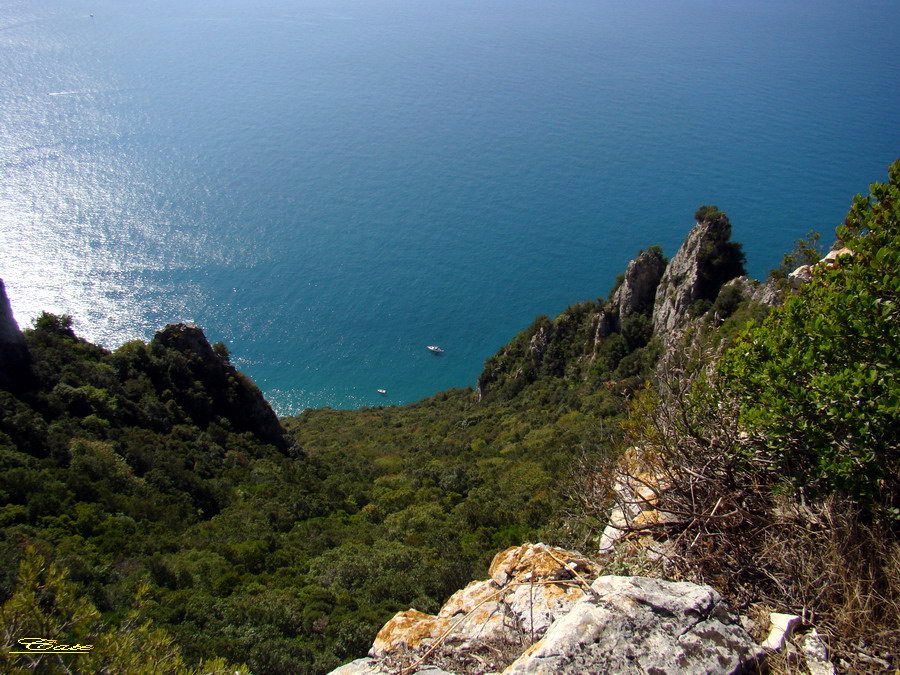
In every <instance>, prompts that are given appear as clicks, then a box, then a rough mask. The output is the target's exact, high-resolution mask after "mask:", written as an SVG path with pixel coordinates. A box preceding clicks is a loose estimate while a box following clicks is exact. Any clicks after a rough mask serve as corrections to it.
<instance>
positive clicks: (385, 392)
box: [375, 389, 387, 396]
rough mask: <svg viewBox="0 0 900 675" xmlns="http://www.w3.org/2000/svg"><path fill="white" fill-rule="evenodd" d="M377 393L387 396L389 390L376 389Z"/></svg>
mask: <svg viewBox="0 0 900 675" xmlns="http://www.w3.org/2000/svg"><path fill="white" fill-rule="evenodd" d="M375 391H377V392H378V393H379V394H381V395H382V396H384V395H385V394H387V389H376V390H375Z"/></svg>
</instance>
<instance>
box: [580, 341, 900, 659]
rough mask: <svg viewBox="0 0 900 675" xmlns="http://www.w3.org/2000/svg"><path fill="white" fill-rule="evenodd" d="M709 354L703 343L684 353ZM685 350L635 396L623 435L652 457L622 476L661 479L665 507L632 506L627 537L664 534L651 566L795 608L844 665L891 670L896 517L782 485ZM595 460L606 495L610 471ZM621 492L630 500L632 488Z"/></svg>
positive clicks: (898, 596)
mask: <svg viewBox="0 0 900 675" xmlns="http://www.w3.org/2000/svg"><path fill="white" fill-rule="evenodd" d="M712 360H713V359H712V358H711V357H710V355H702V354H700V355H692V358H691V359H690V362H691V363H694V364H704V363H710V362H711V361H712ZM688 361H689V359H684V360H683V361H682V362H681V363H680V364H679V363H674V362H673V363H669V364H667V365H666V370H665V371H664V372H662V373H661V376H660V378H659V382H658V383H657V387H656V390H655V392H654V393H647V394H644V395H643V396H639V397H637V399H636V400H635V402H634V403H633V406H632V414H631V417H630V423H629V428H628V431H629V434H630V438H628V439H627V440H628V442H629V443H630V444H631V445H633V446H635V447H638V448H643V449H645V451H649V452H647V453H646V458H647V461H646V462H645V463H644V464H643V465H642V466H641V467H640V470H636V468H635V466H629V465H633V464H634V462H622V463H620V465H619V471H620V472H621V473H622V474H624V475H619V476H618V482H620V483H622V482H623V481H628V480H630V481H638V482H640V481H645V482H646V481H647V478H646V476H647V474H648V470H649V471H650V472H651V473H652V474H653V475H654V482H655V483H656V484H660V483H661V484H664V485H666V486H667V487H666V490H665V491H664V492H663V493H662V494H661V495H660V496H659V499H658V500H655V501H654V503H653V504H652V508H653V510H654V512H656V513H658V514H662V516H663V517H662V518H658V517H654V518H653V519H646V518H645V519H639V518H635V519H634V523H633V525H632V526H631V527H630V528H629V529H631V530H633V532H632V533H631V534H632V537H636V536H638V535H641V536H646V535H647V534H650V535H652V537H653V538H654V539H655V540H656V541H658V542H665V545H664V546H663V547H661V550H662V551H663V552H664V556H663V557H662V558H660V560H659V562H658V564H657V565H656V567H655V569H654V570H653V571H654V573H657V574H661V575H663V576H667V577H669V578H673V579H684V580H691V581H697V582H701V583H708V584H710V585H712V586H713V587H715V588H716V589H718V590H719V591H720V592H721V593H722V594H723V596H725V597H726V598H727V599H728V600H729V601H730V602H731V603H732V604H733V605H734V606H735V607H736V608H737V609H738V610H739V611H740V612H741V613H742V614H745V615H746V614H748V613H750V612H751V608H759V607H761V606H764V607H766V608H768V609H770V610H772V611H779V612H786V613H792V614H797V615H799V616H801V617H802V618H803V620H804V626H805V627H806V628H808V627H811V626H815V627H816V629H817V630H818V632H819V633H820V634H821V635H822V636H823V637H824V638H825V639H826V641H827V642H828V645H829V648H830V653H831V660H832V662H833V663H834V664H835V666H836V667H837V668H838V670H839V671H842V672H854V673H855V672H865V673H870V672H890V673H893V672H894V670H893V669H898V668H900V542H898V539H897V532H896V530H895V529H894V530H892V526H893V527H896V526H895V524H891V523H882V522H878V521H877V519H873V518H872V516H871V514H865V513H863V512H861V511H859V510H858V509H857V508H856V507H855V506H854V504H853V503H851V502H850V501H846V500H840V499H837V498H829V499H827V500H824V501H819V502H815V503H812V502H807V501H806V500H804V498H803V495H802V493H801V494H796V493H794V494H792V496H790V497H788V496H784V495H785V494H786V493H787V491H786V490H785V489H784V488H783V486H782V485H780V482H781V479H780V476H778V475H775V473H774V471H773V470H772V467H771V466H770V465H769V464H767V463H766V461H765V460H764V459H763V458H762V457H761V456H759V455H758V454H756V453H755V452H754V447H755V445H754V439H752V438H748V437H747V435H746V434H744V433H742V429H741V428H740V426H739V424H738V411H737V408H736V406H735V405H734V404H733V403H732V402H730V401H728V400H727V397H725V396H723V395H721V394H720V392H717V391H716V387H715V383H714V382H712V381H709V382H708V383H707V385H708V386H706V387H704V388H701V390H700V392H699V393H698V391H697V390H695V389H692V387H691V384H692V383H693V382H694V381H695V380H696V379H697V378H698V377H707V376H708V375H709V373H708V369H707V370H706V372H704V370H705V369H704V368H703V366H702V365H701V366H697V365H695V366H693V367H691V366H690V365H685V364H687V363H688ZM601 471H606V472H607V473H606V475H607V476H608V477H607V479H606V480H607V483H606V492H605V495H607V496H608V495H609V494H610V492H609V490H610V487H611V485H612V483H613V482H614V481H615V480H616V478H615V477H612V476H610V475H609V473H608V469H607V468H606V467H601V468H600V469H599V470H598V474H599V473H600V472H601ZM599 483H600V481H598V484H599ZM779 492H781V493H782V494H781V496H779ZM593 493H594V494H595V495H598V496H600V495H603V494H604V490H603V488H602V486H600V487H595V488H594V491H593ZM619 499H620V501H622V502H623V503H620V506H622V507H625V506H628V504H627V503H625V502H627V501H628V499H629V498H628V497H627V496H622V495H621V494H620V495H619ZM604 504H608V499H605V500H604ZM645 506H646V507H647V508H650V505H645ZM639 521H640V522H639ZM659 521H662V522H659ZM638 522H639V524H638ZM756 637H759V636H756ZM777 661H778V659H773V661H772V664H771V665H770V667H771V668H772V669H773V671H774V672H784V673H787V672H801V671H800V670H799V669H800V668H801V666H799V665H796V664H794V663H793V661H791V659H790V658H785V659H781V661H783V663H781V665H778V663H777Z"/></svg>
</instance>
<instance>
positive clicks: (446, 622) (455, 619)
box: [369, 544, 593, 658]
mask: <svg viewBox="0 0 900 675" xmlns="http://www.w3.org/2000/svg"><path fill="white" fill-rule="evenodd" d="M576 573H577V574H580V575H582V576H584V575H587V576H588V577H592V576H593V565H592V564H591V563H590V561H588V560H587V559H586V558H585V557H584V556H582V555H580V554H577V553H573V552H571V551H566V550H564V549H561V548H555V547H552V546H545V545H544V544H525V545H523V546H515V547H512V548H509V549H506V550H505V551H502V552H501V553H498V554H497V555H496V556H495V557H494V560H493V562H492V563H491V567H490V576H491V578H490V579H488V580H486V581H473V582H472V583H470V584H469V585H468V586H466V587H465V588H464V589H462V590H460V591H457V592H456V593H454V594H453V595H452V596H451V597H450V599H449V600H448V601H447V602H446V603H445V604H444V606H443V607H442V608H441V610H440V611H439V612H438V613H437V615H436V616H431V615H428V614H423V613H422V612H418V611H416V610H414V609H409V610H406V611H403V612H399V613H398V614H396V615H395V616H394V618H392V619H391V620H390V621H388V622H387V623H386V624H385V625H384V627H383V628H382V629H381V630H380V631H379V632H378V635H377V636H376V637H375V642H374V643H373V645H372V649H371V650H370V651H369V656H372V657H376V658H377V657H384V656H387V655H390V654H392V653H395V652H397V651H398V650H416V649H418V648H420V647H422V648H428V647H430V646H432V645H434V644H435V642H436V641H437V640H439V639H441V638H442V637H443V640H442V644H441V648H442V653H443V654H444V655H447V654H448V653H449V654H454V653H458V652H460V651H465V650H467V649H468V648H469V647H470V645H471V644H473V643H475V642H482V643H497V642H516V643H518V642H520V641H521V638H522V636H523V635H526V636H528V637H531V636H539V635H542V634H543V633H544V632H545V631H546V630H547V628H548V627H549V626H550V624H551V623H553V621H554V620H555V619H557V618H558V617H560V616H562V615H563V614H565V613H566V612H567V611H568V610H569V609H570V608H571V607H572V606H573V605H574V604H575V603H576V602H577V601H578V600H580V599H581V598H582V597H583V596H584V594H585V590H586V589H585V587H584V585H583V584H582V583H580V582H579V581H578V579H577V576H576ZM529 641H530V640H529Z"/></svg>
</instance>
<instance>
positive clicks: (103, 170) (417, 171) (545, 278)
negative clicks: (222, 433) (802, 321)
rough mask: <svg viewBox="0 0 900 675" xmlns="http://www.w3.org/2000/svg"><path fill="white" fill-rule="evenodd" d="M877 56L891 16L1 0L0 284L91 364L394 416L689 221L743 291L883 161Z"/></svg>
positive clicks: (795, 7) (428, 3)
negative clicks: (220, 360)
mask: <svg viewBox="0 0 900 675" xmlns="http://www.w3.org/2000/svg"><path fill="white" fill-rule="evenodd" d="M898 35H900V5H898V4H897V3H896V1H895V0H890V1H888V0H873V1H871V2H847V1H846V0H821V1H819V2H815V3H813V2H810V1H809V0H802V1H801V0H779V1H778V2H774V1H770V0H755V1H754V2H752V3H750V2H746V1H744V0H740V1H738V0H719V1H716V2H712V1H707V0H681V1H677V0H636V1H634V2H628V3H624V2H619V1H617V0H567V1H553V0H544V1H543V2H535V1H533V0H517V1H513V0H441V1H438V0H263V1H262V2H255V3H248V2H246V1H241V2H236V1H234V0H216V1H215V2H213V1H212V0H156V1H151V2H148V1H146V0H141V1H138V0H91V1H90V2H87V1H82V0H41V2H34V0H27V1H26V0H7V1H6V2H3V3H2V4H0V166H2V180H0V250H2V256H0V277H2V278H3V279H4V280H5V281H6V284H7V289H8V292H9V294H10V296H11V301H12V305H13V309H14V311H15V313H16V316H17V318H18V320H19V322H20V323H21V324H27V323H29V322H30V320H31V319H32V318H33V317H34V316H36V315H37V314H38V313H39V312H40V311H41V310H49V311H54V312H66V313H70V314H72V315H73V316H74V317H75V319H76V327H77V330H78V332H79V333H80V334H81V335H83V336H85V337H87V338H89V339H92V340H94V341H98V342H100V343H102V344H104V345H106V346H108V347H115V346H118V345H119V344H121V343H123V342H125V341H127V340H129V339H134V338H141V339H147V338H149V337H150V336H152V334H153V332H154V331H155V330H157V329H158V328H160V327H161V326H162V325H164V324H165V323H168V322H173V321H193V322H196V323H198V324H200V325H201V326H203V328H204V329H205V330H206V333H207V336H208V337H209V338H210V340H211V341H217V340H222V341H224V342H225V343H226V344H228V345H229V347H230V348H231V350H232V352H233V355H234V361H235V363H236V364H237V365H238V366H239V367H240V368H241V369H242V370H244V371H245V372H247V373H248V374H249V375H251V376H252V377H253V378H254V379H255V380H256V382H257V383H258V384H259V385H260V387H261V388H262V389H263V390H264V392H265V393H266V395H267V396H268V398H269V399H270V401H272V402H273V403H274V404H275V406H276V408H277V409H278V411H279V412H280V413H282V414H288V413H293V412H298V411H300V410H302V409H304V408H306V407H318V406H333V407H346V408H355V407H359V406H363V405H374V404H393V403H405V402H409V401H413V400H417V399H419V398H421V397H423V396H427V395H429V394H432V393H435V392H437V391H439V390H442V389H445V388H449V387H453V386H466V385H471V384H474V382H475V378H476V377H477V375H478V373H479V372H480V370H481V367H482V364H483V361H484V360H485V359H486V358H487V357H488V356H490V355H491V354H492V353H493V352H494V351H495V350H496V349H497V348H498V347H500V346H501V345H503V344H504V343H505V342H507V341H508V340H509V339H510V338H511V337H512V336H513V335H514V334H515V333H516V332H518V331H519V330H521V329H523V328H525V327H526V326H527V325H528V324H529V323H530V322H531V320H532V319H533V318H534V317H535V316H536V315H537V314H539V313H547V314H550V315H554V314H556V313H557V312H559V311H561V310H562V309H564V308H565V306H566V305H567V304H570V303H572V302H576V301H578V300H583V299H590V298H596V297H599V296H605V295H606V293H607V291H608V289H609V287H610V285H611V284H612V281H613V279H614V277H615V275H616V274H617V273H618V272H620V271H622V270H623V269H624V266H625V264H626V263H627V261H628V260H629V259H630V258H631V257H633V256H634V255H635V254H636V253H637V252H638V250H639V249H640V248H642V247H646V246H648V245H651V244H660V245H662V246H663V248H664V249H665V251H666V252H667V253H668V254H669V255H670V256H671V255H672V254H674V252H675V250H676V248H677V246H678V245H679V243H680V242H681V240H682V239H683V237H684V235H685V234H686V232H687V231H688V229H689V228H690V226H691V225H692V222H691V221H692V214H693V212H694V210H695V209H696V208H697V207H698V206H700V205H702V204H717V205H718V206H719V207H720V208H722V209H723V210H725V211H726V212H728V214H729V216H730V218H731V220H732V222H733V224H734V230H735V238H736V239H738V240H740V241H743V242H744V245H745V249H746V252H747V256H748V262H749V268H750V271H751V273H752V274H754V275H757V276H759V275H764V274H765V273H766V271H767V269H768V268H769V267H772V266H775V265H776V264H777V262H778V260H779V258H780V255H781V253H782V252H784V251H785V250H788V249H790V248H791V245H792V243H793V242H794V241H795V240H796V239H798V238H800V237H802V236H803V235H804V234H805V233H806V232H807V231H809V230H812V229H816V230H819V231H822V232H824V233H826V236H830V234H831V233H832V232H833V229H834V227H835V225H836V224H838V223H839V222H840V220H841V218H842V217H843V215H844V214H845V213H846V211H847V208H848V206H849V203H850V199H851V196H852V194H853V193H855V192H861V191H865V190H867V186H868V183H869V182H871V181H874V180H883V179H884V178H885V176H886V168H887V165H888V164H889V163H890V162H891V161H892V160H893V159H895V158H896V157H897V156H898V155H900V124H898V113H897V111H898V110H900V47H898V45H900V41H898V40H897V36H898ZM429 344H438V345H440V346H442V347H443V348H444V349H445V353H444V354H443V355H442V356H434V355H432V354H430V353H429V352H428V351H427V350H426V349H425V346H426V345H429ZM379 388H384V389H387V391H388V394H387V395H386V396H383V397H382V396H380V395H379V394H378V393H376V389H379Z"/></svg>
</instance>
